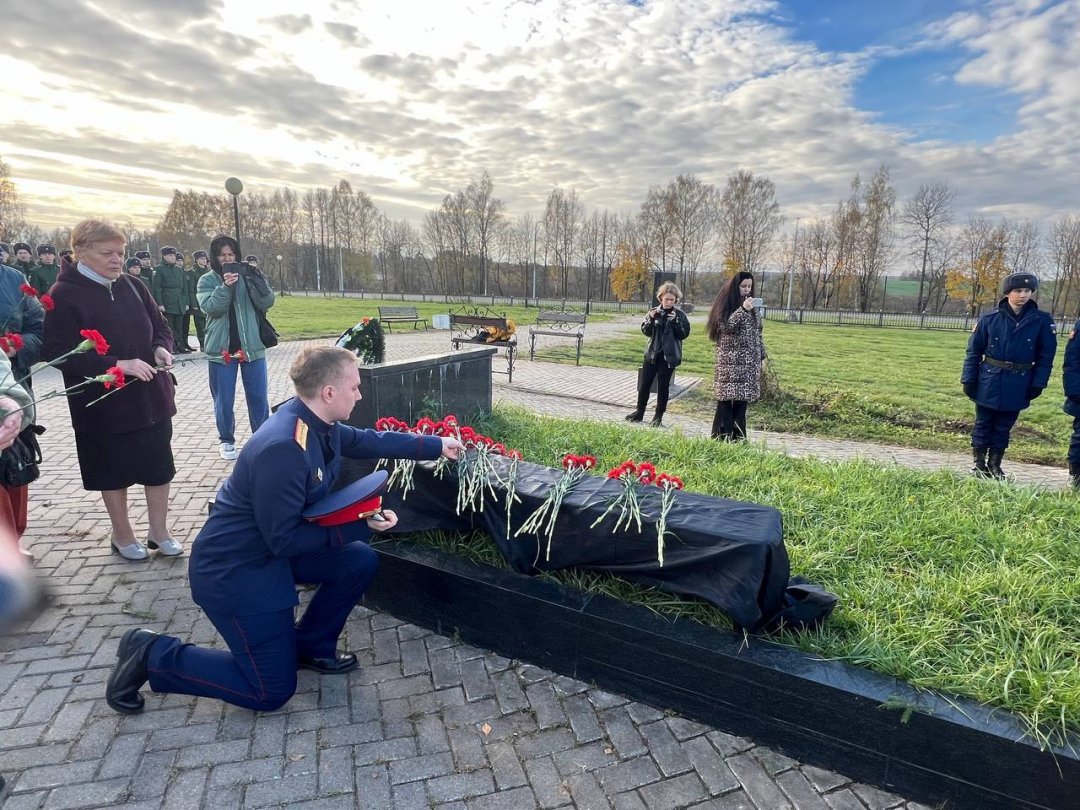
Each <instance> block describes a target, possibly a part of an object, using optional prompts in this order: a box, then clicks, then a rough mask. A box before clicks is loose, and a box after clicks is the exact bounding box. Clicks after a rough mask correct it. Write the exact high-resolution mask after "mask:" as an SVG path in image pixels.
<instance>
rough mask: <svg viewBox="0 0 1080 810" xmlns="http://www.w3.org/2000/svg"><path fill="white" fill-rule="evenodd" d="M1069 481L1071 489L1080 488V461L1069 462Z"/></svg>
mask: <svg viewBox="0 0 1080 810" xmlns="http://www.w3.org/2000/svg"><path fill="white" fill-rule="evenodd" d="M1069 483H1070V484H1071V485H1072V488H1073V489H1080V463H1074V462H1072V461H1070V462H1069Z"/></svg>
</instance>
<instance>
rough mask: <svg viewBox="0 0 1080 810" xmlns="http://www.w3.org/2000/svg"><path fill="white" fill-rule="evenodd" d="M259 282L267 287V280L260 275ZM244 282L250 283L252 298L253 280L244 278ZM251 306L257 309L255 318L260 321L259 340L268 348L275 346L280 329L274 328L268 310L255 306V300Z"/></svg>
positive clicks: (249, 291) (249, 295)
mask: <svg viewBox="0 0 1080 810" xmlns="http://www.w3.org/2000/svg"><path fill="white" fill-rule="evenodd" d="M257 279H258V283H259V285H260V286H262V287H266V286H267V285H266V281H265V280H264V279H263V278H262V276H258V277H257ZM244 282H245V283H246V284H247V285H248V298H249V299H250V298H251V281H250V280H249V279H248V278H246V277H245V278H244ZM251 308H252V309H254V310H255V319H256V320H257V321H258V323H259V342H260V343H262V345H263V346H265V347H266V348H267V349H270V348H273V347H274V346H277V344H278V331H277V329H275V328H274V325H273V324H272V323H270V319H269V318H267V317H266V310H265V309H259V308H258V307H257V306H255V302H254V301H252V302H251Z"/></svg>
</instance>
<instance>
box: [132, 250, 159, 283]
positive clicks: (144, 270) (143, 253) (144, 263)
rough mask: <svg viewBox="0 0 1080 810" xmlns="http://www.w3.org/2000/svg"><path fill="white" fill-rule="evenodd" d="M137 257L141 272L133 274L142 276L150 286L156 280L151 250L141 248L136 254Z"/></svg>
mask: <svg viewBox="0 0 1080 810" xmlns="http://www.w3.org/2000/svg"><path fill="white" fill-rule="evenodd" d="M135 258H136V259H138V260H139V272H138V273H133V274H132V275H138V276H140V277H141V278H142V280H143V281H145V282H146V286H147V287H149V286H150V285H151V283H153V281H154V268H153V267H151V266H150V251H149V250H140V251H138V252H137V253H136V254H135Z"/></svg>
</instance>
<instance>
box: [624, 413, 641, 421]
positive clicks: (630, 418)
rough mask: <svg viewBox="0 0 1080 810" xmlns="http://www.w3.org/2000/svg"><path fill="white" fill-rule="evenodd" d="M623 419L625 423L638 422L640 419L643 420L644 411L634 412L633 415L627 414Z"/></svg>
mask: <svg viewBox="0 0 1080 810" xmlns="http://www.w3.org/2000/svg"><path fill="white" fill-rule="evenodd" d="M625 418H626V421H627V422H640V421H641V420H642V419H644V418H645V411H634V412H633V413H628V414H627V415H626V417H625Z"/></svg>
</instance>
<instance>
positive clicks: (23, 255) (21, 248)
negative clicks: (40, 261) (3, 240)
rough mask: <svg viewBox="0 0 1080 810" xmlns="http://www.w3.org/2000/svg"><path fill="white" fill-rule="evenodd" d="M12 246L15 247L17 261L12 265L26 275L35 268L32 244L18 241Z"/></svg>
mask: <svg viewBox="0 0 1080 810" xmlns="http://www.w3.org/2000/svg"><path fill="white" fill-rule="evenodd" d="M12 247H14V248H15V262H14V263H13V264H12V265H11V266H12V267H14V268H15V269H16V270H18V271H19V272H20V273H22V274H23V275H24V276H25V275H27V274H28V273H29V272H30V271H31V270H33V269H34V260H33V259H32V258H30V245H28V244H26V242H16V243H15V244H14V245H13V246H12ZM39 292H45V291H44V290H40V291H39Z"/></svg>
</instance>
